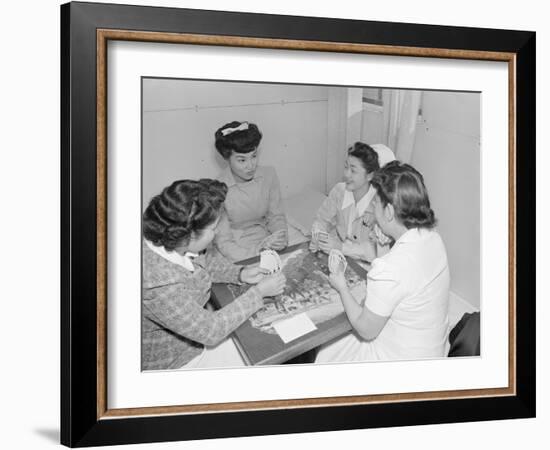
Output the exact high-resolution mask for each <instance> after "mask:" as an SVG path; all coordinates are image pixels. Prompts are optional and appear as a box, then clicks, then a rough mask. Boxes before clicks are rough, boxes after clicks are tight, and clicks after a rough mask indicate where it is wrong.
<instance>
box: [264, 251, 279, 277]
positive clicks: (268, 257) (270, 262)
mask: <svg viewBox="0 0 550 450" xmlns="http://www.w3.org/2000/svg"><path fill="white" fill-rule="evenodd" d="M260 267H261V268H262V269H265V270H267V271H268V273H269V275H271V274H274V273H277V272H280V271H281V267H282V263H281V258H280V257H279V254H278V253H277V252H276V251H275V250H270V249H267V250H262V251H261V252H260Z"/></svg>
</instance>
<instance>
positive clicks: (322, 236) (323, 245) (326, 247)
mask: <svg viewBox="0 0 550 450" xmlns="http://www.w3.org/2000/svg"><path fill="white" fill-rule="evenodd" d="M318 242H319V244H318V245H319V249H320V250H321V251H323V252H325V253H329V252H330V251H331V250H339V251H342V241H340V239H338V238H337V237H335V236H333V235H330V234H328V233H327V232H319V239H318Z"/></svg>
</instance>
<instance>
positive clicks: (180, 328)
mask: <svg viewBox="0 0 550 450" xmlns="http://www.w3.org/2000/svg"><path fill="white" fill-rule="evenodd" d="M193 265H194V267H195V270H194V271H193V272H192V271H189V270H187V269H185V268H184V267H182V266H180V265H178V264H175V263H172V262H170V261H168V260H167V259H165V258H163V257H162V256H160V255H158V254H157V253H155V252H154V251H153V250H151V249H150V248H149V247H148V245H147V244H146V243H145V241H144V242H143V269H142V270H143V284H142V313H141V315H142V338H141V368H142V370H158V369H176V368H180V367H182V366H183V365H185V364H187V363H188V362H189V361H190V360H191V359H193V358H194V357H195V356H197V355H198V354H200V353H201V352H202V350H203V348H204V346H214V345H216V344H218V343H219V342H221V341H222V340H223V339H225V338H226V337H227V336H228V335H229V334H230V333H231V332H233V330H235V329H236V328H237V327H238V326H239V325H241V324H242V323H243V322H244V321H245V320H246V319H248V317H250V316H251V315H252V314H253V313H254V312H256V311H257V310H258V309H259V308H260V307H261V306H262V305H263V300H262V297H261V295H260V292H259V291H258V289H257V288H255V287H251V288H250V289H248V290H247V291H246V292H245V293H244V294H243V295H241V296H240V297H238V298H237V299H235V300H234V301H233V302H232V303H230V304H229V305H227V306H225V307H224V308H222V309H220V310H218V311H209V310H207V309H205V308H204V306H205V304H206V302H207V301H208V300H209V299H210V288H211V285H212V282H226V283H239V281H238V276H239V271H240V269H241V266H237V265H234V264H232V263H231V262H229V261H228V260H227V259H225V258H224V257H222V256H220V255H219V254H218V253H216V254H215V255H208V252H207V254H206V255H201V256H199V257H197V258H196V259H195V260H194V261H193Z"/></svg>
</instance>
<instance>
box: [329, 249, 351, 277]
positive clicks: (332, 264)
mask: <svg viewBox="0 0 550 450" xmlns="http://www.w3.org/2000/svg"><path fill="white" fill-rule="evenodd" d="M347 266H348V262H347V260H346V257H345V256H344V254H343V253H342V252H341V251H340V250H336V249H332V250H331V251H330V253H329V255H328V268H329V270H330V272H331V273H338V272H345V271H346V267H347Z"/></svg>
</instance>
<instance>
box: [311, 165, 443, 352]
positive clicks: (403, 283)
mask: <svg viewBox="0 0 550 450" xmlns="http://www.w3.org/2000/svg"><path fill="white" fill-rule="evenodd" d="M371 185H372V186H373V187H374V189H375V190H376V195H375V196H374V199H373V206H374V217H375V220H376V223H377V224H378V226H379V227H380V228H381V230H382V231H383V232H384V234H386V235H388V236H390V237H391V238H392V239H393V240H394V241H395V244H394V245H393V246H392V248H391V250H390V251H389V252H388V253H387V254H385V255H384V256H382V257H380V258H376V259H375V260H374V261H373V263H372V267H371V269H370V271H369V273H368V276H367V294H366V298H365V299H364V301H361V302H358V301H357V300H356V299H355V298H353V296H352V295H351V293H350V290H349V288H348V286H347V284H346V280H345V278H344V275H343V273H332V274H331V275H330V282H331V284H332V286H333V287H334V288H335V289H336V290H337V291H338V293H339V294H340V297H341V299H342V303H343V305H344V309H345V311H346V314H347V316H348V319H349V321H350V323H351V325H352V327H353V332H352V333H350V334H349V335H347V336H345V337H344V338H341V339H339V340H337V341H335V342H333V343H331V344H328V345H326V346H325V347H323V348H322V349H321V350H320V351H319V354H318V355H317V359H316V362H333V361H340V362H342V361H366V360H396V359H419V358H436V357H442V356H444V352H445V343H446V339H447V326H448V303H449V284H450V274H449V266H448V263H447V254H446V251H445V245H444V244H443V241H442V239H441V237H440V235H439V234H438V233H437V231H435V229H434V227H435V223H436V220H435V217H434V212H433V211H432V209H431V207H430V200H429V198H428V192H427V190H426V187H425V185H424V180H423V178H422V175H421V174H420V173H419V172H418V171H417V170H415V169H414V168H413V167H412V166H410V165H408V164H402V163H400V162H398V161H394V162H390V163H388V164H387V165H385V166H384V167H383V168H382V169H380V170H379V171H378V172H376V173H375V175H374V176H373V178H372V181H371Z"/></svg>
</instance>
